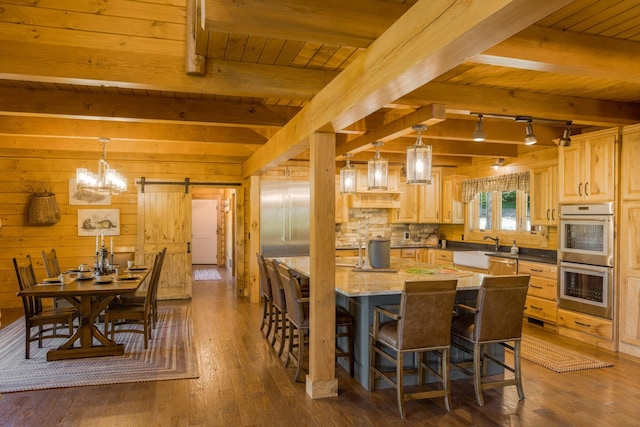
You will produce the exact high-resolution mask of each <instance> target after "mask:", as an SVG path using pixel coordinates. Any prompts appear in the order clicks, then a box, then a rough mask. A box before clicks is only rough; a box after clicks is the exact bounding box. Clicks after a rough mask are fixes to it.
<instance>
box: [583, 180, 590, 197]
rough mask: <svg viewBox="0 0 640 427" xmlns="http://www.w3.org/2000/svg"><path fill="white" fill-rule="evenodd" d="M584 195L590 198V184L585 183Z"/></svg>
mask: <svg viewBox="0 0 640 427" xmlns="http://www.w3.org/2000/svg"><path fill="white" fill-rule="evenodd" d="M584 195H585V196H588V195H589V183H588V182H587V183H585V184H584Z"/></svg>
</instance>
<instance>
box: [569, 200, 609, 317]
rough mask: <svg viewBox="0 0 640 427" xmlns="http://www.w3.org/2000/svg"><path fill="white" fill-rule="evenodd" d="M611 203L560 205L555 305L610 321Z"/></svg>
mask: <svg viewBox="0 0 640 427" xmlns="http://www.w3.org/2000/svg"><path fill="white" fill-rule="evenodd" d="M613 209H614V206H613V203H598V204H583V205H577V204H572V205H561V206H560V229H559V234H560V245H559V247H558V259H559V286H558V288H559V289H558V292H559V295H558V297H559V298H558V301H559V306H560V307H561V308H566V309H569V310H574V311H578V312H581V313H586V314H591V315H594V316H599V317H605V318H608V319H611V318H612V314H613V301H614V299H613V297H614V295H613V288H614V286H613V285H614V277H613V266H614V255H615V254H614V240H615V228H614V226H615V223H614V210H613Z"/></svg>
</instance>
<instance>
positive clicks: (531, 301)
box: [524, 289, 558, 323]
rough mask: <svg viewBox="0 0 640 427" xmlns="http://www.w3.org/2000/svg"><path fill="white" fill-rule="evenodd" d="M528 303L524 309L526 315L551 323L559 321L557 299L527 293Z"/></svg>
mask: <svg viewBox="0 0 640 427" xmlns="http://www.w3.org/2000/svg"><path fill="white" fill-rule="evenodd" d="M529 290H531V289H529ZM526 304H527V306H526V308H525V309H524V315H525V316H527V317H533V318H535V319H540V320H543V321H545V322H550V323H556V322H557V321H558V306H557V305H556V302H555V301H549V300H546V299H543V298H537V297H534V296H529V295H527V302H526Z"/></svg>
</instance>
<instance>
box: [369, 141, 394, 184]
mask: <svg viewBox="0 0 640 427" xmlns="http://www.w3.org/2000/svg"><path fill="white" fill-rule="evenodd" d="M383 144H384V142H383V141H375V142H374V143H373V146H374V147H376V155H375V157H374V158H373V159H371V160H369V162H368V176H367V178H368V179H367V183H368V188H369V190H386V189H387V187H388V186H387V180H388V178H389V176H388V173H389V162H388V161H387V159H383V158H382V157H380V147H382V145H383Z"/></svg>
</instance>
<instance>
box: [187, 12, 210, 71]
mask: <svg viewBox="0 0 640 427" xmlns="http://www.w3.org/2000/svg"><path fill="white" fill-rule="evenodd" d="M200 6H201V3H200V0H187V58H186V67H187V74H188V75H190V76H204V73H205V70H206V61H207V57H206V56H205V54H203V53H200V52H202V49H203V44H206V41H207V39H208V37H207V35H206V34H203V33H204V29H203V28H202V27H201V26H200V21H201V20H200V18H201V13H202V8H201V7H200ZM203 36H204V37H203ZM198 44H199V45H200V46H198ZM198 47H199V48H200V52H198ZM204 52H206V49H205V50H204Z"/></svg>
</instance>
